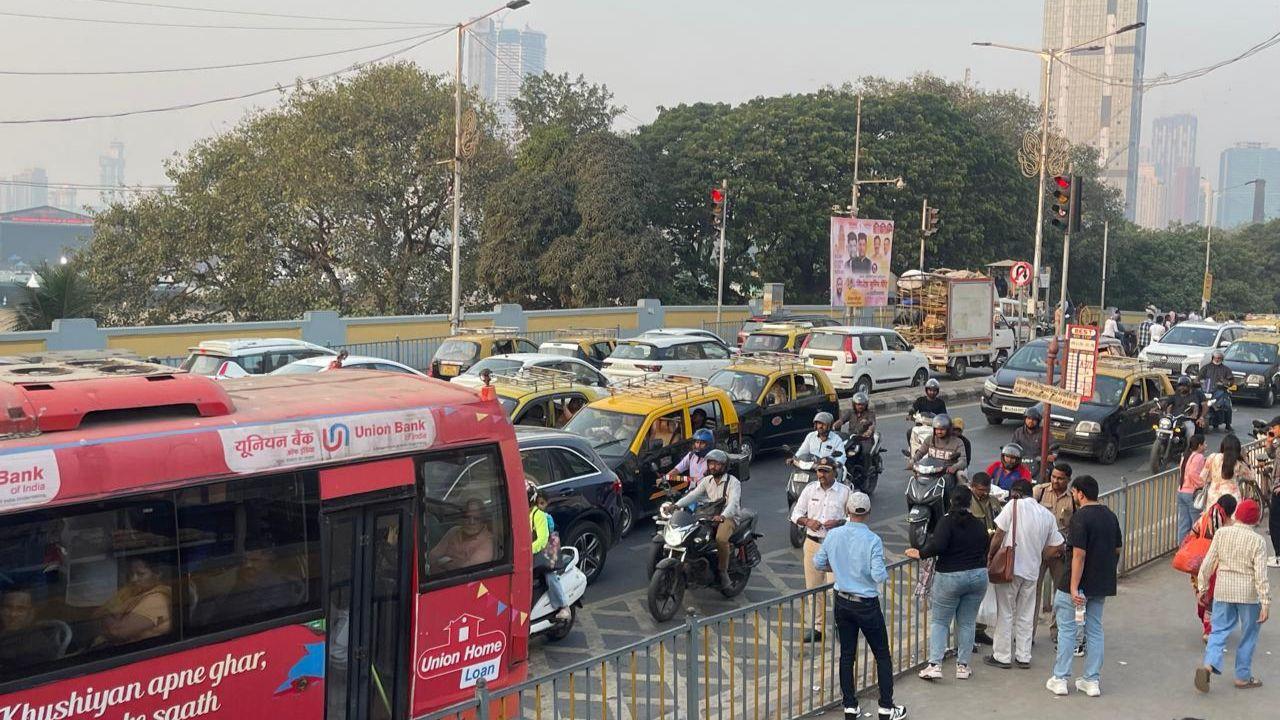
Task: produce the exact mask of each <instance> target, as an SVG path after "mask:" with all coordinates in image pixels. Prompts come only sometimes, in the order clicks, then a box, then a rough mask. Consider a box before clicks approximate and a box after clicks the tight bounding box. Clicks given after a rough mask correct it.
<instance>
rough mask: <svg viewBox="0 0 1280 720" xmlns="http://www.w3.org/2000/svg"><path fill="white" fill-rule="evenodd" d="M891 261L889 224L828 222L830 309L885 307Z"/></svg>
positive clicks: (859, 220) (843, 219) (839, 219)
mask: <svg viewBox="0 0 1280 720" xmlns="http://www.w3.org/2000/svg"><path fill="white" fill-rule="evenodd" d="M892 257H893V221H892V220H867V219H864V218H846V217H833V218H831V305H832V306H833V307H876V306H882V305H887V304H888V303H889V282H890V277H891V276H890V273H889V260H890V259H891V258H892Z"/></svg>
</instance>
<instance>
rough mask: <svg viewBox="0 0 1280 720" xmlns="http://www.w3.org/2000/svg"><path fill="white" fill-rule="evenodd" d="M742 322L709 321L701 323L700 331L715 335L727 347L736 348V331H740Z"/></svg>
mask: <svg viewBox="0 0 1280 720" xmlns="http://www.w3.org/2000/svg"><path fill="white" fill-rule="evenodd" d="M742 323H743V321H742V320H725V321H722V322H715V321H709V320H703V321H702V329H703V330H710V331H711V332H713V333H715V334H716V337H718V338H720V339H721V340H723V341H724V342H725V344H726V345H728V346H729V347H737V346H738V331H739V330H741V329H742Z"/></svg>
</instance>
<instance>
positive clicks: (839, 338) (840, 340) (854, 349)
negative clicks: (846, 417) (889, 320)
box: [800, 325, 929, 392]
mask: <svg viewBox="0 0 1280 720" xmlns="http://www.w3.org/2000/svg"><path fill="white" fill-rule="evenodd" d="M800 357H803V358H805V359H806V360H808V361H809V363H810V364H811V365H814V366H816V367H818V368H821V369H823V370H825V371H826V372H827V375H828V376H829V377H830V378H831V384H832V385H835V387H836V389H837V390H845V391H849V390H852V391H854V392H871V391H872V390H880V389H882V388H891V387H906V386H907V385H912V386H916V385H923V384H924V382H925V381H926V380H928V379H929V358H927V357H925V354H924V353H922V352H920V351H919V350H916V349H915V348H913V347H911V345H909V344H908V343H907V341H906V340H903V339H902V336H901V335H899V334H898V333H896V332H894V331H892V330H885V329H883V328H875V327H860V326H856V325H838V326H835V327H824V328H814V330H813V334H812V335H810V336H809V341H808V342H807V343H805V346H804V349H802V350H801V351H800Z"/></svg>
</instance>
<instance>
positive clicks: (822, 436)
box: [787, 412, 844, 472]
mask: <svg viewBox="0 0 1280 720" xmlns="http://www.w3.org/2000/svg"><path fill="white" fill-rule="evenodd" d="M835 420H836V419H835V417H834V416H833V415H832V414H831V413H829V412H820V413H818V414H817V415H814V416H813V432H811V433H809V434H808V435H806V436H805V438H804V442H802V443H800V449H798V450H796V456H797V457H804V456H806V455H811V456H813V457H815V458H834V459H835V461H836V465H838V466H840V467H844V438H842V437H840V433H837V432H832V431H831V424H832V423H834V422H835ZM835 453H840V455H839V456H838V457H837V456H836V454H835ZM791 463H792V459H791V458H787V464H788V465H790V464H791ZM837 472H839V470H838V469H837Z"/></svg>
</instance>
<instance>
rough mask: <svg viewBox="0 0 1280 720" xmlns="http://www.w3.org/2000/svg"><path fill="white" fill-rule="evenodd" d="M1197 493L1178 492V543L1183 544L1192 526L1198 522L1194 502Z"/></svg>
mask: <svg viewBox="0 0 1280 720" xmlns="http://www.w3.org/2000/svg"><path fill="white" fill-rule="evenodd" d="M1195 499H1196V494H1195V493H1193V492H1189V493H1187V492H1179V493H1178V544H1179V545H1181V544H1182V539H1183V538H1185V537H1186V536H1187V533H1189V532H1191V527H1192V526H1193V525H1195V524H1196V509H1195V506H1194V505H1193V504H1192V503H1194V502H1195Z"/></svg>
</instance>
